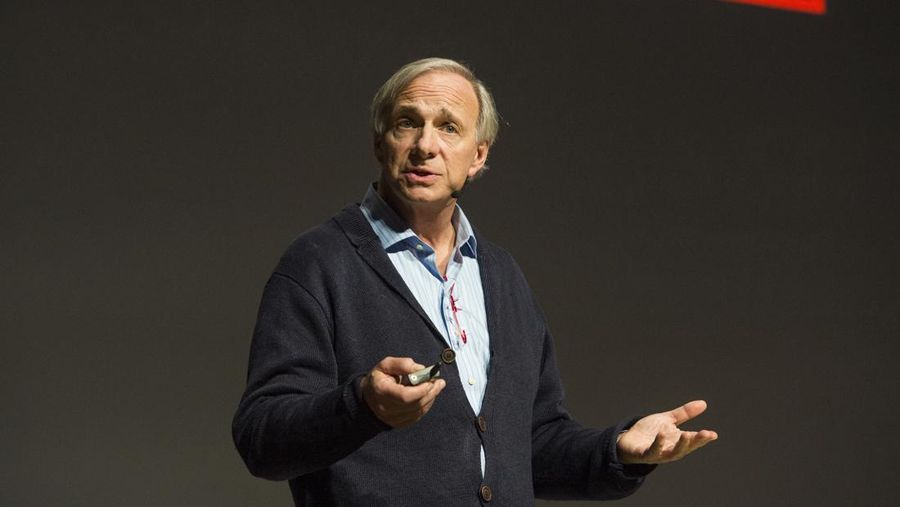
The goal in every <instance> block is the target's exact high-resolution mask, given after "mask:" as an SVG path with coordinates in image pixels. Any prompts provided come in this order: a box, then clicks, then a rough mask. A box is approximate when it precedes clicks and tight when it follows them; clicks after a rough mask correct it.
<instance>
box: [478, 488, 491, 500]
mask: <svg viewBox="0 0 900 507" xmlns="http://www.w3.org/2000/svg"><path fill="white" fill-rule="evenodd" d="M478 494H479V495H481V499H482V500H484V501H485V502H490V501H491V500H492V499H493V498H494V492H493V491H491V487H490V486H488V485H487V484H485V485H483V486H481V489H479V490H478Z"/></svg>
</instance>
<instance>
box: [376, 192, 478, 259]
mask: <svg viewBox="0 0 900 507" xmlns="http://www.w3.org/2000/svg"><path fill="white" fill-rule="evenodd" d="M359 209H360V210H361V211H362V213H363V215H365V217H366V220H368V221H369V224H370V225H371V226H372V229H373V230H374V231H375V235H376V236H378V240H379V241H380V242H381V246H382V247H383V248H384V249H385V250H387V251H389V252H390V251H396V250H397V249H398V246H401V245H399V244H401V243H402V244H404V245H409V246H410V247H411V248H412V247H413V245H414V244H416V243H419V239H418V236H416V233H415V232H413V230H412V229H410V228H409V225H407V223H406V221H405V220H403V219H402V218H401V217H400V215H398V214H397V212H396V211H394V210H393V208H391V207H390V206H388V204H387V203H386V202H385V201H384V199H382V197H381V196H380V195H379V194H378V191H376V190H375V184H374V183H373V184H371V185H369V189H368V190H367V191H366V195H365V197H364V198H363V201H362V203H361V204H360V205H359ZM451 220H452V221H453V224H454V225H455V226H456V247H457V248H459V251H460V253H462V254H463V255H465V256H467V257H476V255H477V254H478V242H477V241H476V239H475V232H474V231H473V230H472V225H471V224H470V223H469V219H468V218H466V214H465V213H463V210H462V208H460V207H459V205H458V204H457V205H456V209H455V210H453V218H452V219H451Z"/></svg>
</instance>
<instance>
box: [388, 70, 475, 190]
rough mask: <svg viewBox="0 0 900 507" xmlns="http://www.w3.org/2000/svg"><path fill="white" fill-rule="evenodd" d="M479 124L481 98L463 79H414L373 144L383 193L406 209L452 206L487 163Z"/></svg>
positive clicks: (437, 74)
mask: <svg viewBox="0 0 900 507" xmlns="http://www.w3.org/2000/svg"><path fill="white" fill-rule="evenodd" d="M477 120H478V97H477V96H476V95H475V90H474V89H473V87H472V84H471V83H469V82H468V81H467V80H466V79H465V78H464V77H462V76H460V75H458V74H454V73H451V72H443V71H434V72H427V73H425V74H423V75H421V76H419V77H417V78H416V79H414V80H413V81H412V82H410V83H409V85H408V86H407V87H406V88H405V89H404V90H403V92H401V93H400V95H399V96H398V97H397V101H396V103H395V104H394V108H393V111H392V112H391V116H390V123H389V124H388V129H387V131H386V132H385V134H384V136H383V137H382V138H381V139H376V141H375V156H376V157H377V158H378V161H379V162H381V167H382V172H381V184H382V185H383V186H385V187H387V188H384V189H383V190H384V191H387V192H389V193H390V194H392V196H393V197H396V198H399V199H400V200H401V201H403V203H402V205H407V206H410V205H412V206H416V205H422V204H437V205H440V206H445V205H447V204H448V203H450V199H451V197H450V194H451V193H452V192H454V191H456V190H460V189H462V186H463V185H464V184H465V182H466V179H467V178H470V177H472V176H474V175H475V174H477V173H478V171H479V170H481V168H482V167H484V162H485V160H486V159H487V153H488V145H487V143H486V142H481V143H479V142H477V141H476V123H477Z"/></svg>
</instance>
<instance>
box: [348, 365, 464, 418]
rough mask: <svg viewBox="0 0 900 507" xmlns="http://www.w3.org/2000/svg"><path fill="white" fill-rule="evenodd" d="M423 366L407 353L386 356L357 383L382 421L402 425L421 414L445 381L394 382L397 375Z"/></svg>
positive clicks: (432, 401)
mask: <svg viewBox="0 0 900 507" xmlns="http://www.w3.org/2000/svg"><path fill="white" fill-rule="evenodd" d="M422 368H425V366H423V365H421V364H419V363H417V362H415V361H413V360H412V359H411V358H408V357H386V358H384V359H382V360H381V362H379V363H378V364H376V365H375V367H374V368H372V371H370V372H369V374H368V375H366V376H365V377H363V379H362V382H361V383H360V391H362V396H363V399H364V400H366V404H367V405H369V408H371V409H372V412H374V413H375V415H376V416H377V417H378V418H379V419H381V420H382V421H383V422H384V423H385V424H387V425H389V426H391V427H393V428H402V427H404V426H409V425H410V424H412V423H414V422H416V421H418V420H419V419H421V418H422V416H424V415H425V414H426V413H427V412H428V410H429V409H430V408H431V405H432V404H434V399H435V398H436V397H437V395H438V394H440V392H441V391H442V390H443V389H444V386H446V385H447V383H446V382H445V381H444V380H443V379H437V380H434V381H431V382H425V383H424V384H419V385H417V386H404V385H400V384H399V383H398V382H397V376H398V375H405V374H407V373H413V372H416V371H419V370H421V369H422Z"/></svg>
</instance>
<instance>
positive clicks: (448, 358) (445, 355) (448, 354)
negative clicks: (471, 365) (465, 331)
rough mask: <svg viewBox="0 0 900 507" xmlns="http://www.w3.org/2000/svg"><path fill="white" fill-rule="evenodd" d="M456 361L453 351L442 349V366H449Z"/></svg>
mask: <svg viewBox="0 0 900 507" xmlns="http://www.w3.org/2000/svg"><path fill="white" fill-rule="evenodd" d="M455 360H456V352H453V349H444V350H443V351H441V361H443V362H444V364H450V363H452V362H453V361H455Z"/></svg>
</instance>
